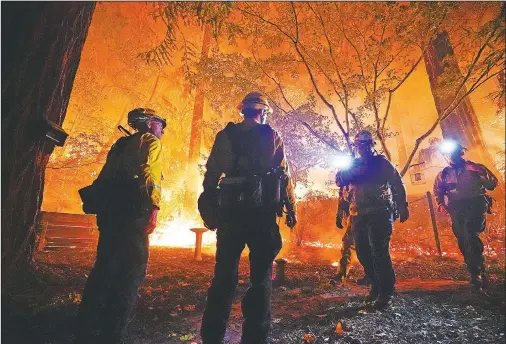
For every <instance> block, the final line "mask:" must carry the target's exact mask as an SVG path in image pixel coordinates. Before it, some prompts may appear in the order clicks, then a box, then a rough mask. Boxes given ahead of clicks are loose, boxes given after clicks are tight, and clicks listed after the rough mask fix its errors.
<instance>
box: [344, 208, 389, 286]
mask: <svg viewBox="0 0 506 344" xmlns="http://www.w3.org/2000/svg"><path fill="white" fill-rule="evenodd" d="M351 221H352V222H351V227H352V232H353V234H354V237H355V245H356V251H357V257H358V260H359V261H360V264H362V266H363V267H364V272H365V274H366V276H367V278H368V279H369V281H371V283H372V288H375V289H377V290H378V291H379V292H380V293H381V294H383V295H391V294H393V292H394V285H395V272H394V268H393V265H392V260H391V258H390V238H391V236H392V225H393V215H392V212H391V211H390V210H389V209H379V210H375V211H374V212H370V213H366V214H361V213H360V211H359V214H358V215H356V216H353V217H352V220H351Z"/></svg>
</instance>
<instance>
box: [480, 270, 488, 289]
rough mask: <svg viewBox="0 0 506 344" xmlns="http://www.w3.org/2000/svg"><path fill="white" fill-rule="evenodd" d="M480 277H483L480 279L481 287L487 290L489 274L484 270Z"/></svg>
mask: <svg viewBox="0 0 506 344" xmlns="http://www.w3.org/2000/svg"><path fill="white" fill-rule="evenodd" d="M480 275H481V276H480V277H481V287H482V288H483V289H485V288H487V286H488V277H487V273H486V272H485V271H484V270H482V271H481V274H480Z"/></svg>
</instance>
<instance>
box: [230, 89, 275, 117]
mask: <svg viewBox="0 0 506 344" xmlns="http://www.w3.org/2000/svg"><path fill="white" fill-rule="evenodd" d="M237 108H238V110H240V111H242V110H244V109H261V110H264V111H265V112H266V113H268V114H271V113H272V111H273V110H272V108H271V106H270V105H269V101H268V100H267V97H266V96H265V95H264V94H262V93H260V92H250V93H248V94H247V95H246V97H244V99H243V100H242V102H241V103H240V104H239V106H238V107H237Z"/></svg>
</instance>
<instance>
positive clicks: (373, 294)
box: [364, 285, 380, 304]
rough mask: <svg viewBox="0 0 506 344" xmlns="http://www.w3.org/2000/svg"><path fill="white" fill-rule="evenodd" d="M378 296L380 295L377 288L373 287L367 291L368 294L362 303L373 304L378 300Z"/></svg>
mask: <svg viewBox="0 0 506 344" xmlns="http://www.w3.org/2000/svg"><path fill="white" fill-rule="evenodd" d="M379 295H380V289H379V287H377V286H375V285H373V286H372V287H371V289H370V290H369V294H367V296H366V297H365V300H364V301H365V303H366V304H370V303H373V302H374V301H375V300H376V299H377V298H378V296H379Z"/></svg>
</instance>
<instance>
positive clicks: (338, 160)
mask: <svg viewBox="0 0 506 344" xmlns="http://www.w3.org/2000/svg"><path fill="white" fill-rule="evenodd" d="M351 162H352V159H351V156H349V155H345V154H340V155H337V156H336V157H335V158H334V165H335V166H336V167H337V168H338V169H340V170H346V169H348V168H350V167H351Z"/></svg>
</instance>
